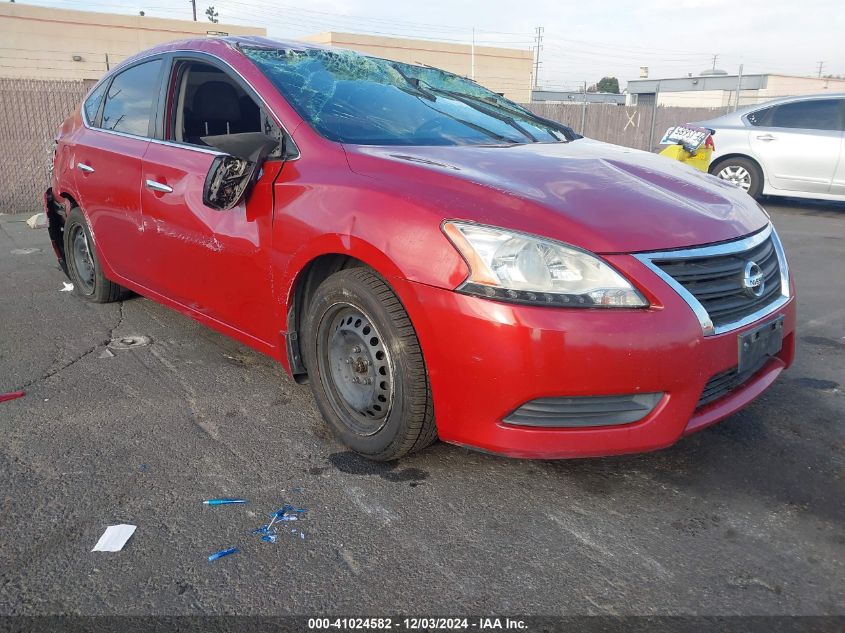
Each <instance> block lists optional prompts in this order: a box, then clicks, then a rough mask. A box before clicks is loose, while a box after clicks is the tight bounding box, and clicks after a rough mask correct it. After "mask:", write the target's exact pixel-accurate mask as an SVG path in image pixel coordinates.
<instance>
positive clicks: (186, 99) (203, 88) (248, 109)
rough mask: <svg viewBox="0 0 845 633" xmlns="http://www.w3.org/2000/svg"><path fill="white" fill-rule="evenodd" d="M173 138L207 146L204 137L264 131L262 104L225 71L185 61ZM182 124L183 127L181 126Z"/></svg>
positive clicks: (182, 69)
mask: <svg viewBox="0 0 845 633" xmlns="http://www.w3.org/2000/svg"><path fill="white" fill-rule="evenodd" d="M180 71H181V72H182V73H183V74H182V79H181V82H180V83H181V87H180V93H179V98H178V100H177V101H176V103H177V108H181V116H178V115H177V116H176V117H175V124H176V125H175V127H176V129H175V130H174V134H173V136H172V138H174V139H175V140H177V141H182V142H185V143H190V144H192V145H205V143H204V142H203V141H202V137H203V136H218V135H223V134H239V133H242V132H260V131H261V110H260V108H259V106H258V104H256V103H255V101H254V100H253V99H252V97H250V96H249V95H248V94H246V92H244V90H243V89H241V87H240V86H239V85H237V83H235V81H234V80H232V79H230V78H229V77H228V76H227V75H226V74H225V73H224V72H222V71H221V70H219V69H217V68H215V67H213V66H210V65H208V64H203V63H194V62H185V63H184V66H182V68H181V69H180ZM180 127H181V129H180Z"/></svg>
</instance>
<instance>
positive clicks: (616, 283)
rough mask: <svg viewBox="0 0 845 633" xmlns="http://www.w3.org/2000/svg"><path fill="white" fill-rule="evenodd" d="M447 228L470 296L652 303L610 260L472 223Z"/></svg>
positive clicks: (595, 304) (603, 304)
mask: <svg viewBox="0 0 845 633" xmlns="http://www.w3.org/2000/svg"><path fill="white" fill-rule="evenodd" d="M443 232H444V233H445V234H446V236H447V237H448V238H449V240H450V241H451V242H452V244H454V246H455V248H457V249H458V251H459V252H460V253H461V255H463V257H464V259H465V260H466V262H467V264H468V265H469V269H470V274H469V277H468V278H467V280H466V281H465V282H464V283H463V284H461V286H460V287H459V288H458V290H459V291H460V292H464V293H467V294H473V295H478V296H481V297H488V298H490V299H498V300H501V301H514V302H518V303H530V304H541V305H555V306H568V307H579V308H641V307H646V306H648V301H646V300H645V298H644V297H643V296H642V295H641V294H640V293H639V292H637V290H636V289H635V288H634V287H633V286H632V285H631V284H630V283H629V282H628V281H627V280H626V279H625V278H624V277H623V276H622V275H620V274H619V273H618V272H616V270H615V269H614V268H613V267H611V266H610V264H608V263H607V262H604V261H602V260H601V259H599V258H598V257H596V256H595V255H592V254H590V253H587V252H586V251H582V250H579V249H577V248H574V247H572V246H565V245H563V244H561V243H559V242H555V241H552V240H548V239H544V238H541V237H535V236H532V235H527V234H525V233H518V232H516V231H508V230H506V229H498V228H495V227H492V226H482V225H479V224H469V223H466V222H445V223H444V224H443Z"/></svg>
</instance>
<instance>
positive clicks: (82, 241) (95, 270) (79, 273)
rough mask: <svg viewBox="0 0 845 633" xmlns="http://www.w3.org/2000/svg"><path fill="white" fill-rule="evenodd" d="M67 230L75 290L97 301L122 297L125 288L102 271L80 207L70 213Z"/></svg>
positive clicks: (71, 272)
mask: <svg viewBox="0 0 845 633" xmlns="http://www.w3.org/2000/svg"><path fill="white" fill-rule="evenodd" d="M64 234H65V259H66V261H67V272H68V276H69V277H70V279H71V281H73V290H74V292H75V293H76V294H77V295H79V296H80V297H83V298H84V299H87V300H88V301H92V302H94V303H109V302H111V301H117V300H118V299H121V298H122V297H123V296H124V293H125V292H126V291H125V290H124V289H123V288H122V287H121V286H118V285H117V284H116V283H114V282H111V281H109V280H108V279H106V278H105V276H104V275H103V269H102V267H101V266H100V261H99V259H98V258H97V253H96V251H95V250H94V240H93V239H92V238H91V231H90V230H89V229H88V223H87V222H86V221H85V216H84V215H83V213H82V210H81V209H80V208H79V207H74V208H73V209H71V211H70V213H69V214H68V218H67V221H66V222H65V227H64Z"/></svg>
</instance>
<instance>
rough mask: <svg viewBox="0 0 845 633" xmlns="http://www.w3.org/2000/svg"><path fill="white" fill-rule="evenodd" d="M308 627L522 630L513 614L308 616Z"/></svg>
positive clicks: (318, 628)
mask: <svg viewBox="0 0 845 633" xmlns="http://www.w3.org/2000/svg"><path fill="white" fill-rule="evenodd" d="M308 628H309V630H316V631H319V630H376V631H379V630H381V631H388V630H393V629H397V630H409V631H414V630H425V631H431V630H444V631H445V630H467V629H477V630H481V631H484V630H512V631H518V630H526V629H527V625H526V623H525V621H523V620H520V619H514V618H497V617H480V618H396V619H394V618H309V619H308Z"/></svg>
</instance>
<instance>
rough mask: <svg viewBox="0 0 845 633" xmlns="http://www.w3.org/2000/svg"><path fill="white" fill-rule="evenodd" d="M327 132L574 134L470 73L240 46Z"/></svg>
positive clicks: (503, 139) (500, 136)
mask: <svg viewBox="0 0 845 633" xmlns="http://www.w3.org/2000/svg"><path fill="white" fill-rule="evenodd" d="M243 51H244V53H245V54H246V55H247V56H248V57H249V58H250V59H251V60H252V61H253V62H254V63H255V64H256V65H257V66H258V68H259V69H260V70H261V71H262V72H263V73H264V74H265V75H266V76H267V77H268V79H270V81H271V82H272V83H273V85H274V86H275V87H276V88H277V89H278V90H279V92H281V93H282V95H283V96H284V97H285V98H286V99H287V100H288V102H289V103H290V104H291V106H293V108H294V109H296V111H297V112H298V113H299V115H300V116H301V117H302V118H303V119H304V120H305V121H307V122H308V123H309V124H310V125H311V126H312V127H313V128H314V129H316V130H317V132H319V133H320V134H322V135H323V136H325V137H326V138H328V139H330V140H333V141H337V142H341V143H357V144H363V145H512V144H521V143H533V142H559V141H566V140H572V139H573V138H574V136H573V135H571V134H569V130H568V128H566V127H565V126H562V125H559V124H556V123H554V122H552V121H546V120H544V119H541V118H539V117H537V116H535V115H534V114H532V113H531V112H529V111H528V110H525V109H524V108H522V107H521V106H519V105H517V104H515V103H513V102H511V101H508V100H507V99H505V98H504V97H502V96H500V95H497V94H496V93H494V92H491V91H490V90H487V89H486V88H483V87H481V86H479V85H478V84H476V83H475V82H472V81H470V80H468V79H465V78H463V77H460V76H458V75H455V74H453V73H448V72H446V71H442V70H439V69H437V68H431V67H428V66H417V65H412V64H403V63H399V62H393V61H389V60H386V59H379V58H376V57H368V56H366V55H361V54H359V53H354V52H352V51H344V50H326V49H320V48H304V49H275V48H258V47H256V48H253V47H244V48H243Z"/></svg>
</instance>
